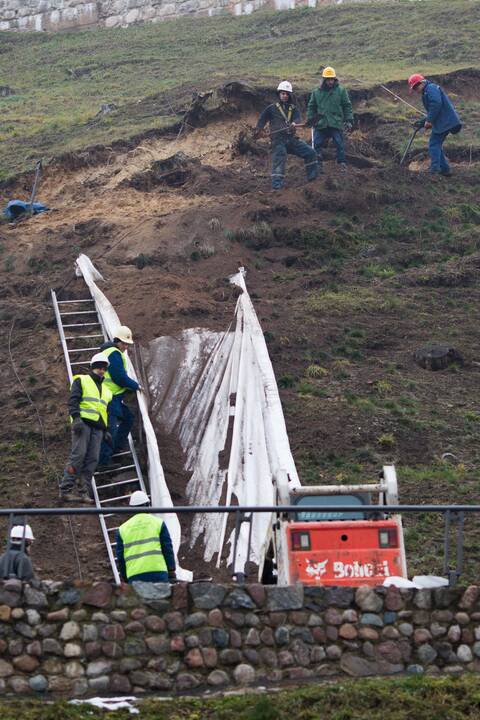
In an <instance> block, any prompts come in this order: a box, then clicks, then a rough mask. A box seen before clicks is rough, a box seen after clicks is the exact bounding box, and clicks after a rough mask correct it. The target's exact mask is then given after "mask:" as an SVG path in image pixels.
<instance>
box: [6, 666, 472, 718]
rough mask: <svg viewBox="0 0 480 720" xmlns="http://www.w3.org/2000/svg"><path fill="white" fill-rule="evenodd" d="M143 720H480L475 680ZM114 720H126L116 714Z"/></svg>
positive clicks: (21, 705) (89, 712)
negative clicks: (474, 719) (467, 719)
mask: <svg viewBox="0 0 480 720" xmlns="http://www.w3.org/2000/svg"><path fill="white" fill-rule="evenodd" d="M139 709H140V712H139V714H138V715H136V717H138V718H139V720H290V718H298V719H300V718H301V720H383V719H384V718H385V715H386V714H387V715H388V718H389V720H413V718H419V717H421V718H422V720H464V719H465V718H472V719H473V718H478V716H479V712H480V691H479V689H478V681H477V679H476V677H475V676H469V675H465V676H462V677H458V678H453V677H445V678H431V677H410V678H400V679H394V680H392V679H388V680H387V679H385V680H359V681H350V680H344V681H342V682H340V683H330V684H320V685H316V686H311V687H308V688H304V689H295V690H287V691H283V692H270V693H269V694H268V696H267V695H259V694H253V693H247V694H242V695H238V696H231V697H216V698H209V699H205V698H198V699H193V698H191V699H182V698H176V699H175V700H172V701H156V700H143V701H142V702H141V703H139ZM0 710H1V716H2V720H17V718H21V719H22V720H87V719H88V720H90V718H93V717H95V718H98V717H105V718H107V717H111V713H108V712H106V711H101V710H94V709H93V708H92V707H91V706H88V705H86V704H83V705H69V704H67V703H66V702H61V701H58V702H55V703H49V704H47V703H45V702H42V701H39V700H36V701H34V700H15V702H13V701H12V702H3V703H0ZM114 716H115V718H116V720H127V718H131V717H132V715H130V714H129V713H128V711H127V710H117V711H115V713H114Z"/></svg>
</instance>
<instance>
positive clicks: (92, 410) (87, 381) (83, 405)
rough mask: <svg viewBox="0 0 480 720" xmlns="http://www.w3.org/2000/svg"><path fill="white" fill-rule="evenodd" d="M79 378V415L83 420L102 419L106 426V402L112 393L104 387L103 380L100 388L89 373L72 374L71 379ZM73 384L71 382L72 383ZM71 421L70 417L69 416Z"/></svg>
mask: <svg viewBox="0 0 480 720" xmlns="http://www.w3.org/2000/svg"><path fill="white" fill-rule="evenodd" d="M77 378H79V379H80V382H81V384H82V399H81V400H80V417H82V418H84V420H95V421H96V422H98V420H100V419H101V420H102V422H103V424H104V425H105V427H108V403H109V402H110V400H111V399H112V393H111V391H110V390H109V389H108V387H105V381H103V382H102V384H101V385H100V388H99V387H98V385H97V383H96V382H95V380H94V379H93V378H92V377H90V375H74V376H73V380H76V379H77ZM72 384H73V383H72ZM70 421H72V418H70Z"/></svg>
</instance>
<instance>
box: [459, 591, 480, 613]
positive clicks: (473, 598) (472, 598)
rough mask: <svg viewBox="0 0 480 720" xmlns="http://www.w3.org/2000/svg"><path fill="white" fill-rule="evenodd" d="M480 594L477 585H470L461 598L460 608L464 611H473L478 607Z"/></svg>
mask: <svg viewBox="0 0 480 720" xmlns="http://www.w3.org/2000/svg"><path fill="white" fill-rule="evenodd" d="M479 593H480V588H479V587H478V586H477V585H470V586H469V587H467V589H466V590H465V592H464V593H463V595H462V597H461V598H460V602H459V603H458V607H459V608H461V609H462V610H472V608H474V607H475V605H476V602H477V600H478V596H479Z"/></svg>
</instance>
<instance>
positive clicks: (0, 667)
mask: <svg viewBox="0 0 480 720" xmlns="http://www.w3.org/2000/svg"><path fill="white" fill-rule="evenodd" d="M479 644H480V643H479ZM13 673H14V669H13V666H12V665H11V664H10V663H9V662H7V661H6V660H2V658H0V678H6V677H10V676H11V675H13Z"/></svg>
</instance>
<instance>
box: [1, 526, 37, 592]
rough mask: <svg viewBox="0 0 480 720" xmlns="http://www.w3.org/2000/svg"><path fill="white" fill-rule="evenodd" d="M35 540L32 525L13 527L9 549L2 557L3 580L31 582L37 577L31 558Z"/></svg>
mask: <svg viewBox="0 0 480 720" xmlns="http://www.w3.org/2000/svg"><path fill="white" fill-rule="evenodd" d="M34 539H35V538H34V537H33V532H32V528H31V527H30V525H14V526H13V527H12V529H11V530H10V543H9V547H8V549H7V551H6V552H4V553H3V555H1V556H0V578H1V579H6V578H18V580H31V579H32V578H33V577H34V576H35V574H34V572H33V566H32V561H31V560H30V557H29V555H30V547H31V544H32V542H33V541H34Z"/></svg>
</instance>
